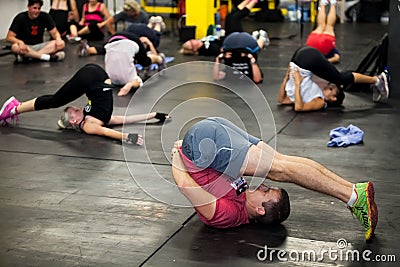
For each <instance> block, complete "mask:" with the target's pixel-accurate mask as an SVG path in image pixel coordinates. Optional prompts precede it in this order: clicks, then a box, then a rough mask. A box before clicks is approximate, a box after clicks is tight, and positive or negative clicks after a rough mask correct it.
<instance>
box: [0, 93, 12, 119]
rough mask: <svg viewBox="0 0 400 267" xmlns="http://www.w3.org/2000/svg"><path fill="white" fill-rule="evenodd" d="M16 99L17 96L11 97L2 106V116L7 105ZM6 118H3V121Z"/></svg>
mask: <svg viewBox="0 0 400 267" xmlns="http://www.w3.org/2000/svg"><path fill="white" fill-rule="evenodd" d="M14 100H15V97H13V96H12V97H10V98H9V99H8V100H7V101H6V102H5V103H4V104H3V106H2V107H1V110H0V116H1V115H2V114H3V112H4V110H5V109H6V107H7V106H8V104H10V103H11V102H13V101H14ZM4 119H5V118H2V119H1V120H2V121H3V120H4Z"/></svg>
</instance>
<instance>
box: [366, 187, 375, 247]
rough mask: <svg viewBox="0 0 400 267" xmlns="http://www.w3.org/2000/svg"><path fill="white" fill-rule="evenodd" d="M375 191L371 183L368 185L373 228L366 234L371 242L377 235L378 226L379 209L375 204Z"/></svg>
mask: <svg viewBox="0 0 400 267" xmlns="http://www.w3.org/2000/svg"><path fill="white" fill-rule="evenodd" d="M374 198H375V189H374V185H373V184H372V183H371V182H368V184H367V201H368V219H369V220H370V222H371V226H370V227H371V228H370V230H369V231H367V232H366V233H365V238H366V240H367V241H368V240H370V239H371V238H372V237H374V235H375V228H376V225H377V224H378V207H377V206H376V203H375V200H374Z"/></svg>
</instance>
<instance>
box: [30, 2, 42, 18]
mask: <svg viewBox="0 0 400 267" xmlns="http://www.w3.org/2000/svg"><path fill="white" fill-rule="evenodd" d="M41 8H42V7H41V6H40V4H34V5H31V6H28V17H29V18H30V19H36V18H37V17H39V14H40V9H41Z"/></svg>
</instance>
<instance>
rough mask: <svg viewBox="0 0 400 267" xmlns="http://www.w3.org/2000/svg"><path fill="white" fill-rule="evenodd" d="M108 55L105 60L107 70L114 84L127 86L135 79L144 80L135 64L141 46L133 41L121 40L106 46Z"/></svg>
mask: <svg viewBox="0 0 400 267" xmlns="http://www.w3.org/2000/svg"><path fill="white" fill-rule="evenodd" d="M104 48H105V49H106V55H105V58H104V64H105V69H106V72H107V74H108V76H109V77H110V79H111V81H112V83H113V84H116V85H125V84H126V83H127V82H130V81H133V80H135V79H137V80H139V82H140V86H142V85H143V82H142V80H141V79H140V77H139V76H138V75H137V72H136V67H135V63H134V59H135V55H136V53H137V52H139V45H138V44H137V43H135V42H134V41H132V40H127V39H123V40H119V41H115V42H111V43H108V44H106V45H105V46H104Z"/></svg>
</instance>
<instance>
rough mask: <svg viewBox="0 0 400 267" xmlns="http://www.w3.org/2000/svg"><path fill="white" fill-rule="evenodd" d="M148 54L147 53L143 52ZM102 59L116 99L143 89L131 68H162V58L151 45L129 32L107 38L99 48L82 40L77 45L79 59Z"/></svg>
mask: <svg viewBox="0 0 400 267" xmlns="http://www.w3.org/2000/svg"><path fill="white" fill-rule="evenodd" d="M146 47H147V48H149V49H150V52H151V53H150V52H147V50H146V49H147V48H146ZM97 54H103V55H105V58H104V64H105V69H106V72H107V74H108V76H109V77H110V79H111V81H112V83H113V84H114V85H117V86H119V87H120V88H121V89H120V91H119V93H118V96H124V95H127V94H128V93H129V92H130V91H131V90H132V89H137V88H139V87H141V86H142V85H143V81H142V79H141V78H140V77H139V75H138V74H137V71H136V67H135V64H136V63H137V64H140V65H142V66H143V67H148V66H150V65H151V64H153V63H156V64H158V65H159V66H160V69H162V68H164V67H165V55H164V54H163V53H158V51H157V50H156V49H155V47H154V45H153V43H152V42H151V41H150V40H149V39H148V38H147V37H144V36H143V37H138V36H137V35H135V34H134V33H132V32H128V31H123V32H118V33H115V34H113V35H111V36H110V38H109V39H108V42H107V43H106V44H105V45H104V46H103V45H99V46H92V47H90V46H89V45H88V44H87V42H86V40H83V41H82V42H81V45H80V48H79V55H80V56H86V55H97Z"/></svg>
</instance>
